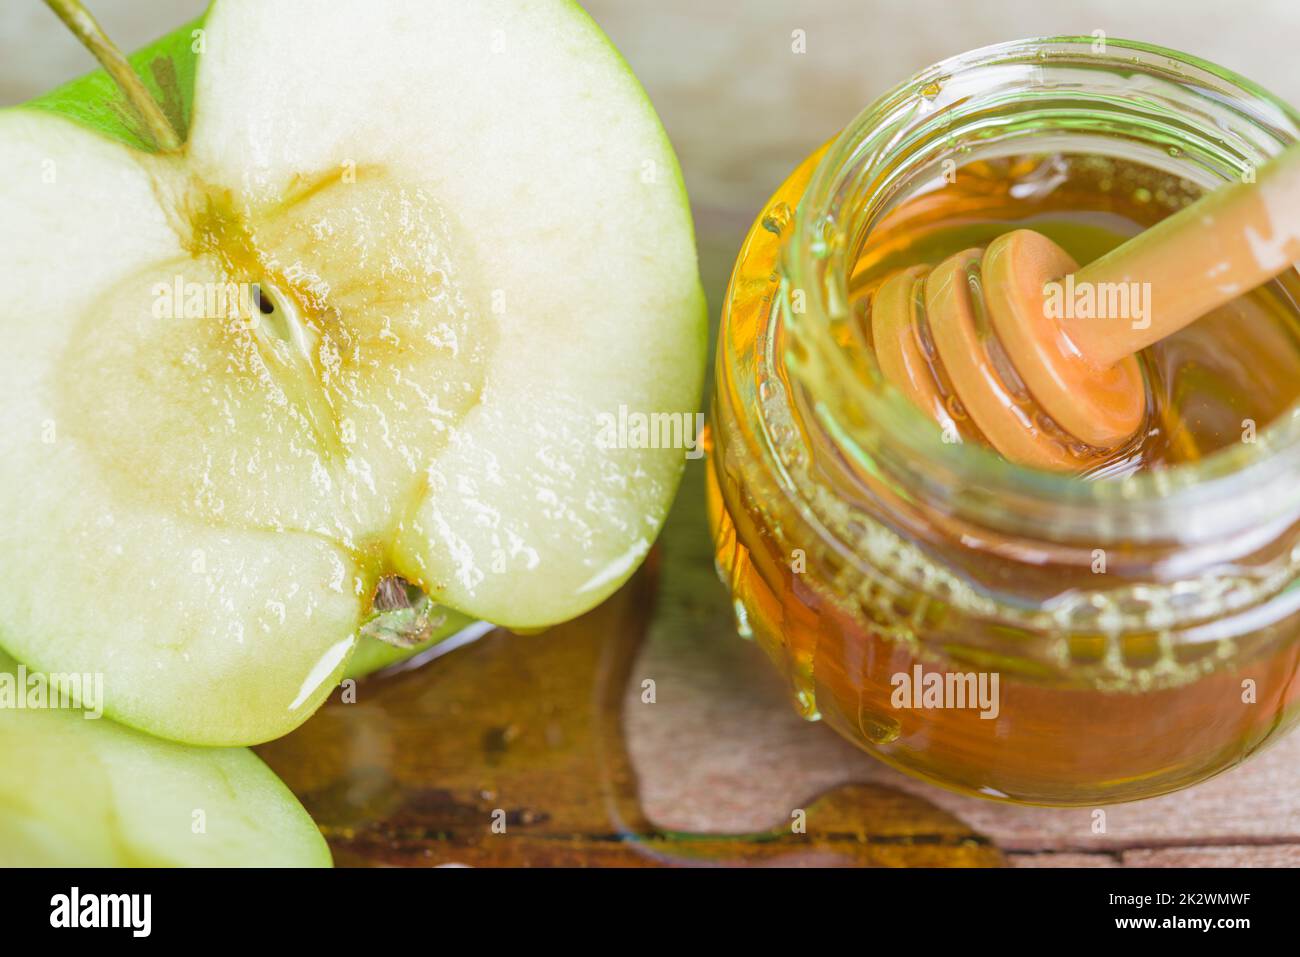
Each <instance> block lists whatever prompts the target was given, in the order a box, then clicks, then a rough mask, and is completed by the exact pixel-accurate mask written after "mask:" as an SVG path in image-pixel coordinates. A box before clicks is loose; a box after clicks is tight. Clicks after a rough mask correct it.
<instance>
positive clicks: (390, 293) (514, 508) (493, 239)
mask: <svg viewBox="0 0 1300 957" xmlns="http://www.w3.org/2000/svg"><path fill="white" fill-rule="evenodd" d="M149 56H150V57H151V59H150V60H149V61H148V62H144V61H143V60H139V59H137V61H136V64H137V69H138V70H139V71H140V72H141V73H142V74H145V75H148V76H151V77H153V81H158V80H159V78H160V77H161V78H163V79H167V78H170V80H171V83H170V85H169V86H168V89H167V90H165V91H164V92H165V93H166V94H167V96H166V102H167V104H168V106H169V114H170V115H172V116H173V117H174V118H175V119H176V121H177V123H178V125H181V124H183V125H184V126H185V127H186V134H187V135H186V138H185V141H184V145H183V146H182V147H181V148H180V149H179V150H175V151H168V152H161V151H156V150H150V149H147V148H142V145H141V142H140V138H139V136H138V135H137V134H136V133H134V132H133V131H132V129H131V127H130V125H129V124H124V123H122V122H121V117H122V113H123V111H122V110H120V109H116V110H114V109H109V108H105V107H104V106H103V104H96V103H91V102H87V100H88V98H89V99H93V98H94V97H97V96H99V97H102V96H104V95H105V91H104V82H105V78H104V77H103V76H102V75H101V76H99V77H98V78H97V79H91V80H88V81H82V82H81V84H80V85H79V86H74V87H73V88H68V89H67V90H64V91H60V92H57V93H56V94H53V95H51V96H49V97H46V98H43V99H42V100H41V101H38V102H35V103H33V104H30V105H28V106H26V107H20V108H14V109H9V110H5V111H0V170H3V171H4V176H3V177H0V216H2V217H3V221H4V224H5V228H4V230H3V231H0V284H2V285H3V288H4V289H5V291H6V294H5V296H4V297H3V298H0V327H3V330H4V336H5V338H6V342H7V343H9V348H7V349H5V350H2V351H0V406H2V407H3V408H4V410H5V417H6V427H5V429H4V430H3V431H2V432H0V527H3V528H4V529H5V531H6V543H5V545H6V547H5V548H4V549H3V550H2V551H0V581H3V582H4V585H3V587H0V644H3V645H4V647H5V648H6V649H7V650H8V651H10V652H11V653H13V654H14V655H15V656H16V657H17V658H19V659H20V660H23V661H25V662H26V663H27V664H28V665H30V666H32V667H34V668H38V669H40V670H43V671H69V672H98V673H102V674H103V675H104V678H105V682H106V691H105V694H106V699H105V707H106V710H107V712H108V713H109V714H110V715H112V716H113V717H115V718H117V719H119V720H120V721H121V722H123V723H125V724H128V725H131V726H134V727H137V728H140V729H144V730H147V731H149V732H151V733H153V734H156V735H159V736H163V737H166V738H171V739H174V740H178V741H184V742H190V743H196V744H207V745H233V744H248V743H256V742H260V741H264V740H268V739H271V738H274V737H278V736H280V735H282V734H284V733H286V732H288V731H289V730H291V729H292V728H293V727H295V726H297V725H298V724H299V723H301V722H302V721H303V720H305V719H306V717H307V716H309V715H310V714H311V713H312V712H313V711H314V710H315V709H316V707H318V706H319V704H320V703H321V702H322V700H323V699H324V698H325V697H326V696H327V695H328V694H329V691H330V689H331V688H332V687H333V686H334V685H335V684H337V682H338V680H339V678H340V676H341V675H343V674H344V673H345V670H346V669H347V667H348V664H349V660H350V658H351V657H352V656H353V655H354V653H355V651H356V648H357V645H358V641H359V635H360V630H361V627H362V625H363V623H364V622H366V621H367V620H368V619H369V618H370V617H371V616H372V614H373V612H374V607H373V606H374V596H375V592H376V588H377V587H378V583H379V582H380V581H381V580H382V579H384V578H386V577H393V576H400V578H401V579H403V580H404V581H406V582H409V583H411V584H412V585H414V586H416V587H418V588H419V589H421V590H422V591H423V592H424V593H425V594H426V595H427V596H429V598H430V599H431V600H432V601H433V602H435V603H437V604H439V605H441V606H443V607H444V608H446V609H448V610H449V611H450V612H451V613H453V614H456V615H460V616H464V617H465V618H466V619H478V618H481V619H485V620H489V621H492V622H495V623H497V624H502V625H506V626H510V627H515V628H521V629H533V628H540V627H544V626H547V625H551V624H554V623H557V622H560V621H564V620H566V619H569V618H572V617H574V616H576V615H579V614H581V613H582V612H584V611H586V610H588V609H589V608H591V607H593V606H594V605H596V604H597V603H599V602H600V601H602V600H603V599H604V598H605V597H606V596H608V595H609V594H610V593H611V592H613V591H614V590H615V589H616V588H617V587H619V585H620V584H621V583H622V582H623V581H625V580H626V579H627V577H628V576H629V575H630V574H631V573H632V572H633V571H634V570H635V568H636V567H637V565H638V564H639V563H640V561H641V559H642V558H643V557H644V556H645V554H646V553H647V551H648V550H649V548H650V546H651V544H652V542H653V541H654V538H655V536H656V535H657V533H658V531H659V528H660V526H661V524H662V522H663V519H664V517H665V515H666V512H667V509H668V506H669V504H670V501H671V499H672V496H673V494H674V492H675V489H676V486H677V483H678V480H679V478H680V475H681V470H682V466H683V464H684V454H683V451H682V450H681V449H673V448H653V449H647V448H609V447H607V443H602V442H601V441H599V434H600V421H601V416H607V415H612V414H615V413H617V412H618V410H619V409H620V407H626V408H628V409H632V410H638V411H643V412H665V413H672V414H678V415H683V416H687V415H690V414H691V413H692V412H693V410H694V409H695V408H696V407H697V403H698V399H699V392H700V387H701V382H702V375H703V364H704V355H705V334H706V322H705V316H704V300H703V296H702V293H701V291H700V286H699V280H698V273H697V268H696V261H695V252H694V240H693V234H692V227H691V221H690V213H689V208H688V205H687V201H686V196H685V192H684V189H683V186H682V183H681V179H680V174H679V172H678V168H677V164H676V160H675V157H674V156H673V153H672V149H671V147H670V145H669V143H668V140H667V138H666V136H665V134H664V131H663V129H662V127H661V125H660V123H659V121H658V119H657V117H656V116H655V113H654V111H653V109H652V107H651V106H650V104H649V102H648V100H647V99H646V97H645V94H644V93H643V91H642V90H641V88H640V87H639V85H638V84H637V82H636V80H635V78H634V77H633V76H632V74H631V73H630V71H629V70H628V68H627V66H626V65H625V64H624V63H623V61H622V60H621V59H620V58H619V56H618V54H617V52H616V51H615V50H614V49H613V48H612V46H611V45H610V44H609V42H608V40H607V39H606V38H605V37H604V36H603V35H602V34H601V33H600V31H599V30H598V29H597V28H596V27H595V26H594V24H593V23H592V22H591V21H590V19H588V18H587V16H586V15H585V14H584V13H583V12H582V11H581V10H580V9H579V8H578V7H577V6H575V5H574V4H572V3H569V2H565V0H545V2H537V3H521V2H513V0H474V2H468V0H461V2H429V0H330V2H328V3H321V4H315V5H312V7H311V10H310V12H307V11H306V9H305V7H304V6H303V5H301V4H297V3H290V2H282V0H275V2H270V0H216V2H215V3H214V4H213V6H212V7H211V8H210V10H209V12H208V13H207V15H206V18H205V20H204V21H203V23H202V26H201V33H195V32H193V30H192V28H190V27H187V28H185V29H184V30H183V31H180V32H179V33H178V34H177V35H175V36H173V37H171V38H169V39H167V40H165V41H162V42H161V43H160V44H159V45H158V46H156V47H155V48H154V49H153V51H151V52H150V54H149ZM160 66H161V67H162V68H163V69H159V67H160ZM189 77H192V89H191V88H190V87H188V86H187V85H186V83H187V78H189ZM153 81H151V82H153ZM164 85H167V84H164ZM232 284H233V286H232ZM254 286H256V288H257V290H258V293H257V294H256V295H255V296H252V297H245V298H246V299H247V301H246V302H245V303H244V304H243V305H239V306H236V307H235V308H234V309H233V310H230V309H224V308H222V305H223V304H221V303H218V308H216V309H212V308H210V305H209V304H210V303H211V302H212V301H213V300H214V298H215V297H214V295H213V294H214V292H216V291H218V290H229V289H232V288H233V289H236V290H238V289H244V288H248V289H251V288H253V287H254ZM193 290H201V291H202V295H200V296H191V295H190V294H189V293H190V292H191V291H193ZM239 299H240V297H239V296H232V297H230V301H233V302H236V303H238V302H239ZM199 300H202V303H201V304H200V302H199ZM191 305H193V306H194V308H190V306H191ZM224 305H225V306H229V302H226V303H224Z"/></svg>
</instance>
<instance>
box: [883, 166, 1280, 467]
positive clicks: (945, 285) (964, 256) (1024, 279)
mask: <svg viewBox="0 0 1300 957" xmlns="http://www.w3.org/2000/svg"><path fill="white" fill-rule="evenodd" d="M1297 261H1300V144H1295V145H1293V146H1291V147H1290V148H1288V149H1287V150H1285V151H1284V152H1283V153H1281V154H1279V155H1278V156H1277V157H1276V158H1275V159H1273V160H1272V161H1271V162H1269V163H1268V164H1267V165H1266V166H1264V167H1262V168H1261V169H1260V171H1259V174H1258V177H1257V182H1254V183H1236V184H1233V185H1229V186H1224V187H1222V188H1220V189H1217V190H1215V191H1214V192H1212V193H1209V194H1207V195H1206V196H1204V197H1202V198H1201V199H1199V200H1197V201H1196V202H1195V203H1192V204H1191V205H1190V206H1187V207H1186V208H1184V209H1182V210H1180V211H1179V212H1178V213H1176V214H1174V215H1173V216H1170V217H1169V218H1168V219H1164V220H1162V221H1161V222H1159V223H1158V224H1156V225H1155V226H1153V227H1152V228H1150V229H1148V230H1146V231H1145V232H1143V233H1141V234H1140V235H1138V236H1135V237H1134V238H1133V239H1130V240H1129V241H1128V242H1126V243H1124V244H1123V245H1121V246H1119V247H1117V248H1116V249H1114V250H1112V251H1111V252H1109V253H1107V254H1106V255H1105V256H1102V257H1101V258H1100V259H1098V260H1096V261H1095V262H1092V263H1090V264H1089V265H1087V266H1085V267H1084V268H1082V269H1080V268H1079V266H1078V264H1077V263H1076V262H1075V261H1074V260H1073V259H1072V258H1070V256H1069V254H1068V253H1066V252H1065V250H1063V249H1062V248H1061V247H1060V246H1058V245H1057V244H1056V243H1054V242H1052V241H1051V240H1050V239H1048V238H1047V237H1045V236H1043V235H1041V234H1039V233H1036V232H1033V231H1032V230H1028V229H1018V230H1015V231H1013V232H1010V233H1007V234H1006V235H1004V236H1000V237H999V238H998V239H996V240H994V241H993V242H992V243H991V244H990V245H989V246H988V248H987V249H984V250H980V249H967V250H963V251H962V252H959V253H956V254H954V255H952V256H950V257H948V258H947V259H945V260H944V261H943V262H941V263H940V264H939V265H938V266H935V267H934V268H933V269H931V268H930V267H928V266H913V267H911V268H909V269H904V270H902V271H900V272H899V273H896V274H895V275H893V276H891V277H889V278H888V279H887V280H886V281H885V282H884V283H882V284H881V286H880V288H879V289H878V290H877V292H876V295H875V298H874V301H873V304H872V309H871V330H872V332H871V334H872V340H873V344H874V346H875V350H876V357H877V360H878V362H879V363H880V368H881V370H882V372H883V373H884V374H885V377H886V378H887V379H888V380H889V381H890V382H891V383H892V384H893V385H894V386H896V387H897V388H898V389H900V390H901V391H902V392H903V393H904V394H905V395H907V396H908V398H909V399H911V401H912V402H914V403H915V404H916V405H917V406H918V407H920V408H921V409H923V410H925V411H926V412H927V413H928V414H929V415H930V416H931V418H933V419H934V420H935V421H937V422H938V423H939V424H940V425H941V426H943V427H944V428H945V429H955V428H956V424H955V422H954V421H953V420H954V419H956V418H961V417H962V415H963V413H964V414H965V415H968V416H969V418H970V421H971V422H972V423H973V424H974V426H975V427H976V428H977V429H978V430H979V432H980V433H981V434H982V435H983V437H984V438H985V439H986V440H987V441H988V443H989V444H990V445H991V446H993V448H995V449H996V450H997V451H998V452H1000V453H1001V454H1002V455H1003V456H1005V457H1006V458H1007V459H1009V460H1011V461H1013V462H1017V463H1020V464H1022V465H1030V466H1036V467H1039V468H1047V469H1055V470H1077V469H1080V468H1082V467H1083V466H1085V465H1087V464H1089V463H1091V462H1093V461H1095V460H1096V458H1097V457H1098V456H1099V455H1101V454H1104V453H1105V452H1107V451H1110V450H1114V449H1116V448H1118V447H1119V446H1121V445H1123V444H1124V443H1125V442H1127V441H1128V440H1129V439H1130V438H1132V436H1133V434H1134V432H1136V430H1137V429H1138V427H1139V426H1140V425H1141V423H1142V420H1143V418H1144V416H1145V412H1146V391H1145V387H1144V384H1143V380H1142V373H1141V370H1140V369H1139V367H1138V363H1137V357H1136V354H1137V353H1138V352H1140V351H1141V350H1142V349H1145V348H1146V347H1147V346H1149V345H1151V344H1152V343H1154V342H1158V341H1160V340H1161V339H1163V338H1165V337H1166V336H1169V335H1171V334H1173V333H1175V332H1177V331H1178V330H1179V329H1181V328H1183V327H1184V326H1186V325H1188V324H1189V323H1192V322H1194V321H1195V320H1197V319H1199V318H1200V317H1201V316H1203V315H1205V314H1206V313H1208V312H1210V311H1211V310H1213V309H1215V308H1217V307H1219V306H1221V305H1223V304H1224V303H1227V302H1229V301H1231V300H1232V299H1234V298H1236V297H1237V296H1239V295H1241V294H1243V293H1245V292H1247V291H1249V290H1251V289H1253V288H1255V287H1256V286H1259V285H1261V284H1263V283H1265V282H1267V281H1268V280H1270V279H1272V278H1274V277H1275V276H1278V275H1280V274H1281V273H1283V272H1285V271H1286V270H1287V269H1290V268H1291V267H1292V265H1293V264H1294V263H1296V262H1297ZM1071 277H1072V282H1073V288H1074V289H1076V290H1084V289H1088V288H1089V287H1090V288H1091V289H1092V290H1094V291H1095V292H1097V291H1101V292H1106V293H1107V295H1102V294H1096V300H1097V301H1099V302H1101V301H1103V300H1107V301H1108V300H1109V298H1110V297H1109V292H1108V291H1110V290H1124V289H1126V290H1129V291H1130V292H1132V291H1134V290H1141V289H1143V288H1145V289H1147V290H1150V297H1149V300H1148V303H1149V305H1150V309H1149V311H1148V312H1147V314H1146V315H1145V316H1144V317H1143V319H1142V321H1141V322H1135V321H1134V319H1133V318H1132V314H1133V310H1132V309H1129V310H1124V311H1123V314H1122V315H1109V316H1105V317H1103V318H1071V319H1062V318H1059V317H1056V316H1054V315H1052V314H1051V313H1052V312H1053V310H1049V309H1048V304H1049V301H1050V300H1051V296H1050V295H1049V290H1051V286H1050V284H1051V283H1056V282H1060V283H1062V284H1063V287H1065V288H1069V286H1068V283H1069V281H1070V278H1071ZM1115 298H1116V300H1117V301H1118V299H1119V298H1120V297H1115ZM1058 301H1059V300H1058ZM957 401H959V402H960V407H957V406H956V402H957Z"/></svg>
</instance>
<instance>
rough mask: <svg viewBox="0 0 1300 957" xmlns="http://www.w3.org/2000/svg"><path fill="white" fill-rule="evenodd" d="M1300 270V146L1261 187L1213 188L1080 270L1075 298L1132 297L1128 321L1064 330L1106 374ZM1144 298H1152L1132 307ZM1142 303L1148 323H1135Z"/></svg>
mask: <svg viewBox="0 0 1300 957" xmlns="http://www.w3.org/2000/svg"><path fill="white" fill-rule="evenodd" d="M1298 261H1300V143H1297V144H1294V145H1292V146H1290V147H1288V148H1287V149H1286V150H1285V151H1284V152H1282V153H1280V154H1279V155H1278V156H1277V157H1276V158H1275V159H1273V160H1272V161H1271V162H1269V163H1268V164H1267V165H1265V166H1264V167H1263V168H1261V169H1260V171H1259V173H1258V178H1257V182H1255V183H1235V184H1233V185H1230V186H1224V187H1222V188H1220V189H1217V190H1215V191H1214V192H1212V193H1209V194H1208V195H1206V196H1204V197H1202V198H1201V199H1199V200H1197V201H1196V202H1195V203H1193V204H1192V205H1190V206H1188V207H1187V208H1185V209H1182V210H1180V211H1179V212H1177V213H1175V214H1174V215H1173V216H1170V217H1169V218H1168V219H1165V220H1162V221H1161V222H1159V223H1157V224H1156V225H1155V226H1153V227H1151V228H1150V229H1148V230H1146V231H1145V232H1143V233H1141V234H1140V235H1138V236H1136V237H1134V238H1133V239H1130V240H1129V241H1128V242H1126V243H1124V244H1123V245H1122V246H1119V247H1118V248H1116V249H1114V250H1112V251H1111V252H1109V253H1107V254H1106V255H1105V256H1102V257H1101V258H1100V259H1098V260H1096V261H1095V262H1092V263H1090V264H1088V265H1087V266H1085V267H1084V268H1082V269H1080V270H1079V271H1078V272H1077V273H1075V274H1074V287H1075V289H1076V290H1084V289H1086V288H1088V287H1087V286H1085V284H1091V289H1092V290H1093V292H1094V294H1095V295H1096V296H1097V301H1098V302H1101V301H1103V296H1105V297H1111V298H1110V301H1111V302H1123V301H1124V300H1123V298H1122V294H1121V291H1122V290H1123V289H1125V288H1127V290H1128V301H1129V302H1130V304H1131V305H1130V308H1129V310H1128V313H1129V314H1127V315H1122V316H1114V317H1107V318H1094V319H1088V318H1076V319H1065V320H1063V322H1062V325H1063V327H1064V329H1065V331H1066V334H1067V335H1068V336H1069V338H1070V340H1071V341H1072V342H1073V343H1074V345H1075V346H1076V347H1078V349H1079V350H1080V351H1081V352H1082V353H1083V354H1084V355H1085V356H1086V357H1087V358H1088V359H1090V360H1092V361H1093V362H1096V363H1098V364H1099V365H1102V366H1109V365H1111V364H1112V363H1114V362H1116V361H1118V360H1120V359H1122V358H1124V357H1125V356H1128V355H1132V354H1133V353H1135V352H1138V351H1139V350H1141V349H1144V348H1146V347H1147V346H1149V345H1151V344H1152V343H1153V342H1158V341H1159V340H1161V339H1163V338H1165V337H1166V336H1168V335H1170V334H1172V333H1174V332H1177V331H1178V330H1179V329H1181V328H1183V326H1185V325H1187V324H1189V323H1191V322H1194V321H1195V320H1197V319H1199V318H1200V317H1201V316H1203V315H1205V314H1206V313H1207V312H1209V311H1211V310H1212V309H1215V308H1217V307H1218V306H1221V305H1223V304H1224V303H1226V302H1230V301H1231V300H1232V299H1235V298H1236V297H1237V296H1239V295H1241V294H1243V293H1245V292H1247V291H1249V290H1251V289H1253V288H1255V287H1256V286H1259V285H1261V284H1263V283H1265V282H1267V281H1268V280H1269V279H1272V278H1273V277H1274V276H1277V275H1279V274H1280V273H1282V272H1285V271H1286V270H1287V269H1288V268H1290V267H1291V265H1292V264H1294V263H1296V262H1298ZM1121 283H1122V284H1128V285H1127V287H1124V286H1120V285H1116V284H1121ZM1133 283H1138V284H1144V283H1149V285H1147V286H1145V287H1143V286H1141V285H1138V286H1136V287H1135V286H1133V285H1132V284H1133ZM1143 289H1145V290H1149V293H1150V294H1149V297H1142V298H1137V299H1135V298H1134V294H1135V293H1137V294H1138V295H1139V296H1141V292H1142V290H1143ZM1144 301H1145V302H1146V303H1147V304H1149V309H1148V310H1147V314H1146V315H1145V316H1139V315H1135V314H1134V313H1135V312H1136V311H1138V310H1135V309H1134V308H1133V305H1134V304H1135V305H1136V306H1137V307H1138V309H1140V308H1141V305H1142V303H1143V302H1144ZM1098 314H1100V311H1099V312H1098Z"/></svg>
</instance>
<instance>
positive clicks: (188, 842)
mask: <svg viewBox="0 0 1300 957" xmlns="http://www.w3.org/2000/svg"><path fill="white" fill-rule="evenodd" d="M17 675H18V673H17V667H16V665H15V663H14V662H13V661H12V660H11V659H9V658H8V657H6V656H5V655H3V654H0V677H3V676H8V678H9V679H11V680H10V681H9V682H7V684H8V685H9V688H10V689H13V688H14V687H15V682H16V681H17ZM41 677H42V678H44V676H41ZM26 690H27V682H26V681H24V683H23V687H21V688H19V689H18V693H19V694H25V693H26ZM0 754H3V755H4V760H3V761H0V867H66V866H76V867H134V866H143V867H174V866H185V867H236V866H238V867H245V866H259V867H261V866H265V867H328V866H329V864H330V853H329V848H328V847H327V846H326V844H325V840H324V839H323V838H322V837H321V834H320V831H318V830H317V829H316V825H315V824H313V823H312V820H311V818H310V817H308V816H307V812H306V811H304V810H303V809H302V805H300V804H299V803H298V801H297V800H296V799H295V798H294V796H293V795H292V794H291V793H289V790H288V788H286V787H285V786H284V785H283V784H281V783H280V779H279V778H277V777H276V776H275V775H274V774H273V773H272V772H271V769H270V768H268V767H267V766H266V765H265V764H263V763H262V762H261V760H260V759H259V758H258V757H257V756H256V755H255V754H253V753H252V752H251V751H249V750H247V749H244V748H195V747H189V746H187V745H182V744H174V743H172V742H170V741H159V740H158V739H157V738H152V737H150V736H148V735H145V734H141V733H140V732H138V731H133V730H131V729H130V728H124V727H122V726H121V725H119V724H115V723H114V722H112V721H110V720H109V719H107V718H99V719H94V718H88V717H86V716H85V714H84V713H83V712H81V711H76V710H62V711H60V710H16V709H15V708H14V707H13V705H12V702H9V703H7V706H6V707H3V708H0Z"/></svg>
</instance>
